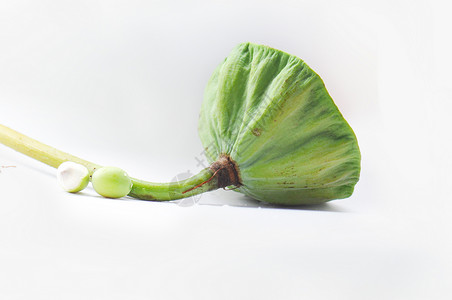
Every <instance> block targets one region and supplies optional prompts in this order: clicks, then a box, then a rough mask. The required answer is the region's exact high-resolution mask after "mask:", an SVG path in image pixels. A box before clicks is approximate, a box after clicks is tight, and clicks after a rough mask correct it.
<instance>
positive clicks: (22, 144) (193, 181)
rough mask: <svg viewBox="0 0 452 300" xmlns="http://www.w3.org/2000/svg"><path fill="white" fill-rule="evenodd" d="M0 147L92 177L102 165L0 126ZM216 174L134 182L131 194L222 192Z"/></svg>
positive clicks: (157, 196) (165, 196)
mask: <svg viewBox="0 0 452 300" xmlns="http://www.w3.org/2000/svg"><path fill="white" fill-rule="evenodd" d="M0 143H2V144H4V145H6V146H8V147H10V148H12V149H14V150H16V151H19V152H21V153H23V154H25V155H27V156H30V157H32V158H34V159H36V160H39V161H41V162H43V163H45V164H47V165H49V166H51V167H54V168H58V166H59V165H60V164H61V163H63V162H65V161H72V162H76V163H79V164H82V165H84V166H85V167H87V168H88V170H89V172H90V175H92V174H93V173H94V171H95V170H96V169H98V168H100V167H101V166H100V165H97V164H95V163H92V162H89V161H87V160H84V159H81V158H79V157H76V156H74V155H71V154H69V153H66V152H63V151H60V150H57V149H55V148H53V147H50V146H48V145H46V144H43V143H41V142H39V141H37V140H35V139H32V138H30V137H28V136H26V135H23V134H22V133H19V132H17V131H15V130H12V129H11V128H8V127H6V126H3V125H1V124H0ZM215 175H216V173H215V172H214V171H212V170H211V168H206V169H204V170H202V171H201V172H199V173H198V174H196V175H195V176H192V177H190V178H188V179H185V180H181V181H178V182H170V183H153V182H148V181H143V180H139V179H135V178H132V183H133V186H132V190H131V191H130V193H129V196H131V197H134V198H138V199H143V200H158V201H169V200H176V199H181V198H186V197H190V196H193V195H197V194H201V193H204V192H208V191H213V190H216V189H218V188H219V186H218V179H217V177H216V176H215Z"/></svg>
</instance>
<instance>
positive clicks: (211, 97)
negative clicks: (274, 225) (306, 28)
mask: <svg viewBox="0 0 452 300" xmlns="http://www.w3.org/2000/svg"><path fill="white" fill-rule="evenodd" d="M199 135H200V138H201V142H202V144H203V146H204V148H205V152H206V156H207V157H208V159H209V161H210V162H211V163H214V162H216V161H219V160H220V159H221V158H225V159H227V160H229V161H231V163H232V164H234V167H235V170H236V172H237V176H238V180H237V182H236V183H235V184H233V185H234V187H235V188H236V189H235V191H237V192H240V193H243V194H245V195H248V196H250V197H252V198H255V199H258V200H261V201H265V202H269V203H275V204H285V205H299V204H317V203H322V202H325V201H329V200H333V199H340V198H347V197H349V196H350V195H351V194H352V193H353V189H354V186H355V184H356V183H357V182H358V180H359V174H360V161H361V155H360V151H359V148H358V143H357V140H356V137H355V134H354V133H353V130H352V129H351V128H350V126H349V125H348V123H347V122H346V121H345V120H344V118H343V117H342V115H341V113H340V112H339V110H338V108H337V107H336V105H335V104H334V102H333V100H332V99H331V97H330V95H329V94H328V92H327V90H326V88H325V85H324V83H323V81H322V79H321V78H320V77H319V75H317V74H316V73H315V72H314V71H313V70H312V69H311V68H309V67H308V65H306V63H305V62H304V61H303V60H301V59H300V58H298V57H296V56H293V55H289V54H287V53H285V52H282V51H279V50H276V49H272V48H270V47H267V46H263V45H256V44H252V43H243V44H240V45H238V46H237V47H236V48H234V49H233V50H232V52H231V53H230V55H229V56H228V57H227V58H226V59H225V60H224V61H223V62H222V63H221V64H220V65H219V66H218V67H217V68H216V70H215V71H214V73H213V75H212V77H211V78H210V80H209V82H208V84H207V87H206V90H205V95H204V101H203V104H202V108H201V114H200V120H199ZM229 183H231V182H229Z"/></svg>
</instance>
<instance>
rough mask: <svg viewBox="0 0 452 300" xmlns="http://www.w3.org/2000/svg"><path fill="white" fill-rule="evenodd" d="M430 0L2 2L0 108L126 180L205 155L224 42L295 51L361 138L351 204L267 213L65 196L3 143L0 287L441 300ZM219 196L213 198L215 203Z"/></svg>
mask: <svg viewBox="0 0 452 300" xmlns="http://www.w3.org/2000/svg"><path fill="white" fill-rule="evenodd" d="M450 11H451V7H450V5H448V4H447V1H396V0H390V1H358V0H356V1H347V0H345V1H337V2H336V1H257V0H256V1H250V0H240V1H201V0H200V1H5V0H1V1H0V122H1V123H3V124H4V125H7V126H10V127H12V128H14V129H16V130H18V131H21V132H23V133H25V134H27V135H30V136H32V137H34V138H36V139H38V140H41V141H43V142H45V143H48V144H50V145H53V146H55V147H57V148H60V149H62V150H65V151H68V152H70V153H72V154H75V155H78V156H81V157H83V158H86V159H89V160H92V161H95V162H97V163H99V164H103V165H114V166H119V167H122V168H124V169H125V170H127V171H128V173H129V174H130V175H131V176H134V177H138V178H142V179H146V180H151V181H157V182H158V181H170V180H172V179H174V178H175V177H177V176H179V177H181V176H184V175H180V174H181V173H191V174H194V173H196V172H198V171H199V170H201V169H202V166H201V165H200V164H198V162H197V159H198V160H199V159H202V156H201V152H202V146H201V143H200V141H199V139H198V136H197V120H198V114H199V109H200V105H201V102H202V97H203V90H204V87H205V85H206V83H207V80H208V78H209V76H210V74H211V73H212V72H213V70H214V68H215V67H216V65H217V64H219V63H220V62H221V61H222V60H223V59H224V57H226V56H227V55H228V53H229V51H230V50H231V49H232V48H233V47H234V46H235V45H236V44H238V43H240V42H245V41H251V42H255V43H262V44H267V45H270V46H272V47H274V48H278V49H281V50H284V51H286V52H289V53H291V54H294V55H297V56H299V57H301V58H302V59H304V60H305V61H306V62H307V63H308V65H310V66H311V68H313V69H314V70H315V71H316V72H317V73H319V74H320V75H321V77H322V78H323V79H324V81H325V84H326V86H327V88H328V90H329V92H330V94H331V95H332V97H333V99H334V100H335V102H336V104H337V105H338V107H339V108H340V110H341V112H342V113H343V115H344V117H345V118H346V119H347V121H348V122H349V123H350V125H351V126H352V128H353V129H354V130H355V133H356V135H357V137H358V141H359V144H360V148H361V152H362V173H361V180H360V182H359V183H358V184H357V186H356V189H355V193H354V194H353V196H352V197H350V198H349V199H344V200H337V201H332V202H330V203H328V204H325V205H320V206H314V207H302V208H292V209H284V208H275V207H269V206H266V205H262V204H259V203H257V202H255V201H253V200H251V199H249V198H246V197H244V196H242V195H240V194H238V193H235V192H227V191H223V190H220V191H215V192H212V193H208V194H205V195H203V196H202V197H201V198H200V199H195V200H196V201H195V202H197V203H196V204H195V205H191V204H193V202H191V203H190V202H183V203H155V202H145V201H136V200H132V199H127V198H124V199H119V200H109V199H104V198H101V197H98V196H96V195H95V193H94V192H93V190H92V189H88V190H87V191H85V192H83V193H82V194H81V195H80V194H79V195H72V194H67V193H64V192H63V191H62V190H61V189H60V188H59V187H58V186H57V184H56V181H55V170H54V169H52V168H50V167H48V166H46V165H43V164H41V163H39V162H36V161H34V160H32V159H30V158H27V157H25V156H24V155H22V154H19V153H16V152H14V151H13V150H11V149H8V148H6V147H4V146H0V165H2V166H15V167H11V168H0V171H1V173H0V298H1V299H111V300H113V299H450V298H451V297H452V296H451V295H452V286H451V282H452V239H451V228H452V212H451V209H452V204H451V196H450V194H451V186H452V175H451V174H452V173H451V171H450V170H451V167H452V159H451V145H452V135H451V133H450V129H451V128H452V126H451V124H450V123H451V122H450V111H451V109H452V105H451V101H452V88H451V86H450V82H451V81H452V75H451V74H452V73H451V72H450V69H451V67H452V58H451V57H452V55H451V53H452V42H451V32H450V29H451V28H452V22H451V21H449V18H450ZM221 204H225V205H224V206H222V205H221Z"/></svg>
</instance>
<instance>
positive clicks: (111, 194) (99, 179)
mask: <svg viewBox="0 0 452 300" xmlns="http://www.w3.org/2000/svg"><path fill="white" fill-rule="evenodd" d="M91 181H92V184H93V187H94V190H95V191H96V192H97V193H98V194H99V195H101V196H104V197H107V198H121V197H124V196H126V195H127V194H129V192H130V190H131V189H132V180H131V179H130V177H129V175H127V173H126V172H125V171H124V170H123V169H120V168H117V167H102V168H100V169H97V170H96V171H95V172H94V174H93V176H92V178H91Z"/></svg>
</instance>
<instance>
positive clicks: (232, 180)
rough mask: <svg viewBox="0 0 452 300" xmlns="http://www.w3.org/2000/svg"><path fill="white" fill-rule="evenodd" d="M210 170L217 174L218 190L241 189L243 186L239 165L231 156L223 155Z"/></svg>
mask: <svg viewBox="0 0 452 300" xmlns="http://www.w3.org/2000/svg"><path fill="white" fill-rule="evenodd" d="M210 169H211V170H212V172H214V173H216V176H217V180H218V188H225V187H227V186H234V187H240V186H241V185H242V183H241V182H240V173H239V168H238V166H237V163H236V162H235V161H233V160H232V159H231V157H230V156H229V155H227V154H221V155H220V157H219V158H218V160H217V161H216V162H214V163H212V165H211V166H210Z"/></svg>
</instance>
